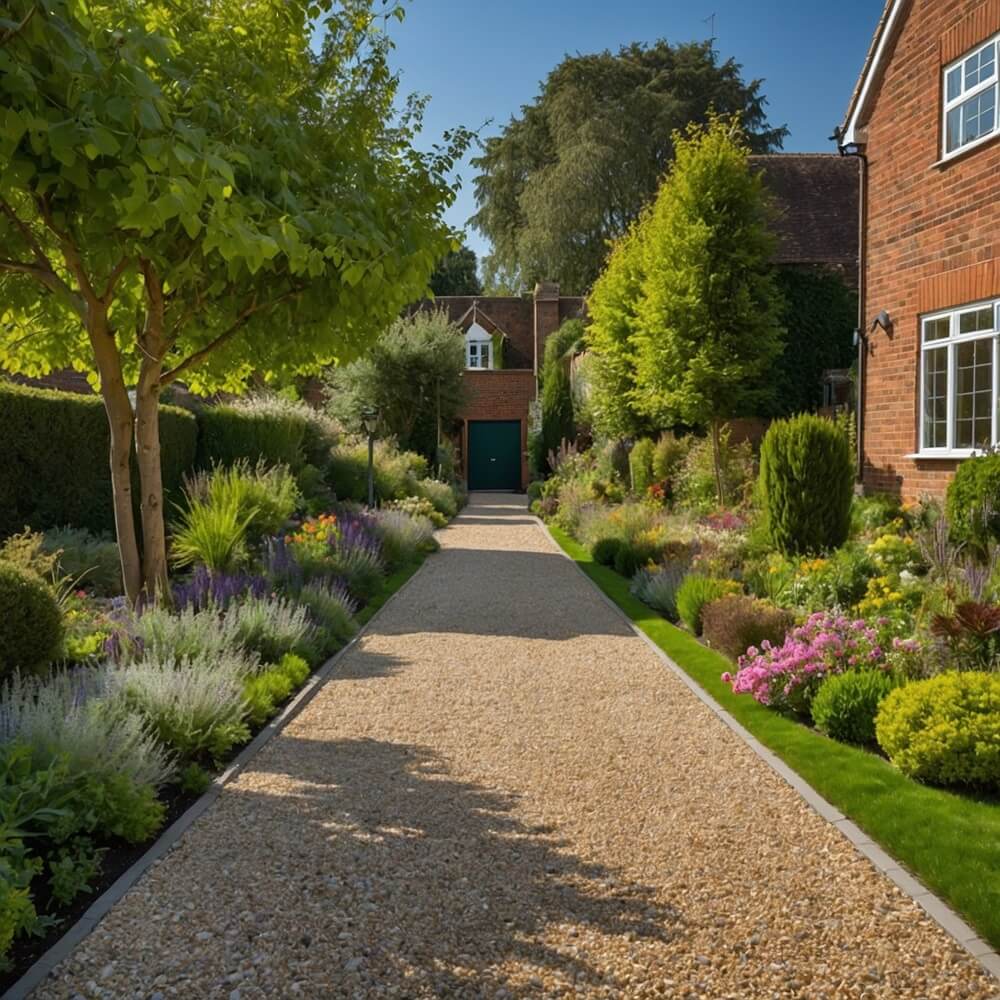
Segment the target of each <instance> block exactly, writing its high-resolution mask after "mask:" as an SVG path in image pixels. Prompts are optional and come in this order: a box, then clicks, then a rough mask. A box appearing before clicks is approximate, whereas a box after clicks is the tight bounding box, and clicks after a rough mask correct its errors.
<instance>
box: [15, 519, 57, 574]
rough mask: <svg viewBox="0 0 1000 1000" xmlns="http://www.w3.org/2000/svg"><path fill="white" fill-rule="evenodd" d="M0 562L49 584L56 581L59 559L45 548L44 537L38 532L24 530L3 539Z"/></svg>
mask: <svg viewBox="0 0 1000 1000" xmlns="http://www.w3.org/2000/svg"><path fill="white" fill-rule="evenodd" d="M0 561H3V562H6V563H11V564H12V565H14V566H17V567H18V568H19V569H23V570H27V571H28V572H29V573H34V574H35V576H39V577H41V578H42V579H43V580H46V581H49V582H52V581H55V580H56V579H57V576H56V574H57V571H58V570H57V567H58V564H59V557H58V556H57V555H56V553H54V552H52V551H50V550H49V549H47V548H46V547H45V536H44V535H43V534H42V533H41V532H40V531H32V530H31V529H30V528H25V529H24V531H19V532H18V533H17V534H16V535H11V536H10V538H5V539H4V542H3V544H2V545H0Z"/></svg>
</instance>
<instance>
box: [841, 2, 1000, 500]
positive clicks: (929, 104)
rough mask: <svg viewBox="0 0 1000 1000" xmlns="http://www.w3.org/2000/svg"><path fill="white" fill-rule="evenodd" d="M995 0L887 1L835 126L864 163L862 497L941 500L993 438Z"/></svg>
mask: <svg viewBox="0 0 1000 1000" xmlns="http://www.w3.org/2000/svg"><path fill="white" fill-rule="evenodd" d="M998 43H1000V0H985V2H984V0H949V2H947V3H945V2H943V0H889V2H888V3H887V4H886V7H885V10H884V12H883V14H882V18H881V21H880V23H879V26H878V28H877V30H876V34H875V38H874V40H873V42H872V45H871V48H870V50H869V53H868V58H867V60H866V62H865V65H864V69H863V70H862V73H861V77H860V79H859V81H858V84H857V87H856V88H855V92H854V94H853V96H852V99H851V102H850V105H849V108H848V112H847V118H846V121H845V123H844V125H843V127H842V128H841V129H840V130H838V139H839V143H840V146H841V150H842V152H844V153H846V154H849V155H857V156H860V157H861V158H862V163H863V164H864V170H863V174H864V177H865V180H864V183H863V194H862V205H863V209H862V211H863V219H864V221H863V234H864V238H863V250H862V258H863V267H862V271H863V280H862V286H861V301H862V306H861V315H862V317H863V324H862V330H861V334H862V344H861V353H860V358H859V364H860V365H861V368H862V372H861V390H862V392H861V396H862V405H861V407H860V421H859V451H860V453H861V456H862V458H863V478H864V484H865V486H866V488H868V489H870V490H884V491H890V492H893V493H898V494H901V495H902V496H904V497H907V498H914V497H917V496H919V495H921V494H923V493H929V494H932V495H938V496H940V495H941V494H942V493H943V492H944V490H945V488H946V486H947V483H948V481H949V479H950V477H951V475H952V473H953V472H954V470H955V468H956V466H957V463H958V462H959V461H961V459H963V458H965V457H968V456H969V455H970V454H973V453H974V451H975V450H976V449H981V448H982V447H984V446H986V445H989V444H995V443H997V442H998V441H1000V419H998V401H1000V379H998V374H1000V357H998V331H1000V257H998V251H1000V243H998V242H997V233H998V232H1000V199H998V198H996V197H994V195H995V194H1000V143H998V142H997V141H996V140H997V138H998V137H1000V122H998V110H997V104H998V86H1000V83H998V79H1000V78H998V72H997V68H998V65H1000V52H998V49H997V46H998Z"/></svg>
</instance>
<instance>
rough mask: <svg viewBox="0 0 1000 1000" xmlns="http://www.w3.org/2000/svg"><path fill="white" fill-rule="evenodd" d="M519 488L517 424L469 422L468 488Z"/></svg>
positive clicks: (518, 422) (519, 459)
mask: <svg viewBox="0 0 1000 1000" xmlns="http://www.w3.org/2000/svg"><path fill="white" fill-rule="evenodd" d="M520 488H521V421H520V420H470V421H469V489H470V490H519V489H520Z"/></svg>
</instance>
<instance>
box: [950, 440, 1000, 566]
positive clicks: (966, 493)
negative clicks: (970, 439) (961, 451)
mask: <svg viewBox="0 0 1000 1000" xmlns="http://www.w3.org/2000/svg"><path fill="white" fill-rule="evenodd" d="M946 509H947V512H948V521H949V523H950V524H951V530H952V534H953V535H954V536H955V538H956V539H958V540H960V541H963V542H970V543H971V544H972V545H974V546H976V547H977V548H980V549H984V548H985V547H986V545H987V544H988V543H989V542H990V541H997V540H1000V454H998V455H980V456H978V457H977V458H969V459H966V460H965V461H964V462H962V464H961V465H959V467H958V469H957V470H956V472H955V478H954V479H952V481H951V483H950V484H949V485H948V499H947V504H946Z"/></svg>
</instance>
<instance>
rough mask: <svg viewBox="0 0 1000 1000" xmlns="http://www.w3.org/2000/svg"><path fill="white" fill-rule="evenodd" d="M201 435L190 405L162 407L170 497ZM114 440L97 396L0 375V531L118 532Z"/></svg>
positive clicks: (177, 490) (1, 533)
mask: <svg viewBox="0 0 1000 1000" xmlns="http://www.w3.org/2000/svg"><path fill="white" fill-rule="evenodd" d="M197 440H198V427H197V423H196V421H195V418H194V416H193V415H192V414H191V413H189V412H188V411H187V410H182V409H180V408H179V407H175V406H161V407H160V445H161V461H162V467H163V487H164V491H165V492H166V494H167V498H168V503H169V499H170V497H172V496H173V497H176V496H179V495H180V489H181V485H182V477H183V474H184V473H185V472H186V471H187V470H189V469H190V468H191V466H192V465H193V464H194V458H195V450H196V446H197ZM109 447H110V439H109V433H108V423H107V417H106V415H105V412H104V404H103V402H102V401H101V399H100V397H99V396H84V395H81V394H79V393H71V392H57V391H55V390H50V389H35V388H29V387H27V386H21V385H15V384H14V383H11V382H0V469H2V470H3V473H2V475H0V536H5V535H10V534H13V533H14V532H17V531H20V530H21V529H22V528H24V527H25V525H27V526H29V527H32V528H35V529H37V530H42V529H45V528H51V527H53V526H54V525H66V524H69V525H72V526H73V527H75V528H86V529H88V530H90V531H93V532H105V531H107V532H113V531H114V528H115V518H114V509H113V506H112V502H111V473H110V469H109V461H108V451H109ZM138 495H139V493H138V489H136V490H135V496H136V497H137V498H138Z"/></svg>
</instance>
